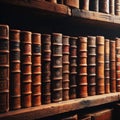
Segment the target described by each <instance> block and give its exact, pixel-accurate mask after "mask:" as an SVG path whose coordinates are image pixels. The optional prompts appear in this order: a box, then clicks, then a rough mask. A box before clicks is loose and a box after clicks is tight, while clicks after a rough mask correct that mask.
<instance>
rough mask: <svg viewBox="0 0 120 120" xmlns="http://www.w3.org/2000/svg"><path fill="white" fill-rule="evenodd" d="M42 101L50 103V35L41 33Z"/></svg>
mask: <svg viewBox="0 0 120 120" xmlns="http://www.w3.org/2000/svg"><path fill="white" fill-rule="evenodd" d="M42 103H43V104H48V103H51V35H50V34H42Z"/></svg>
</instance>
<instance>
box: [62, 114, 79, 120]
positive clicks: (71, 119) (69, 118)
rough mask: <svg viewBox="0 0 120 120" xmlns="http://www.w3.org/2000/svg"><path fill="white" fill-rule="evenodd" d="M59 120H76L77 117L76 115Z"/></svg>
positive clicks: (65, 116)
mask: <svg viewBox="0 0 120 120" xmlns="http://www.w3.org/2000/svg"><path fill="white" fill-rule="evenodd" d="M60 120H78V115H77V114H73V115H72V114H69V115H64V116H63V118H61V119H60Z"/></svg>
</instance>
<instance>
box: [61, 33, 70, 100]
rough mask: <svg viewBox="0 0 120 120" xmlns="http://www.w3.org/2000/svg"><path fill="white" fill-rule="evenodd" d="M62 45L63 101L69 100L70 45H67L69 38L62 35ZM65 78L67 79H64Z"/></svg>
mask: <svg viewBox="0 0 120 120" xmlns="http://www.w3.org/2000/svg"><path fill="white" fill-rule="evenodd" d="M62 39H63V40H62V44H63V47H62V50H63V51H62V54H63V57H62V65H63V71H62V72H63V73H62V76H63V80H62V88H63V94H62V98H63V100H69V64H70V62H69V53H70V52H69V47H70V44H69V36H65V35H63V38H62ZM65 76H67V79H66V77H65Z"/></svg>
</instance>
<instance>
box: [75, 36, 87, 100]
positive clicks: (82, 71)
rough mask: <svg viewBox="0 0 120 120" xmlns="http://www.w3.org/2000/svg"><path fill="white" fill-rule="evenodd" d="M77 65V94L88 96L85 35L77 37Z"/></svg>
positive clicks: (79, 96) (81, 96) (80, 96)
mask: <svg viewBox="0 0 120 120" xmlns="http://www.w3.org/2000/svg"><path fill="white" fill-rule="evenodd" d="M77 45H78V48H77V49H78V52H77V53H78V63H77V65H78V67H77V73H78V77H77V96H78V98H83V97H87V96H88V92H87V87H88V84H87V37H81V36H80V37H79V38H78V42H77ZM84 54H86V56H84Z"/></svg>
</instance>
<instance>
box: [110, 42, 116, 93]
mask: <svg viewBox="0 0 120 120" xmlns="http://www.w3.org/2000/svg"><path fill="white" fill-rule="evenodd" d="M115 45H116V44H115V41H112V40H111V41H110V48H111V49H110V91H111V92H116V50H115V49H116V47H115Z"/></svg>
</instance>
